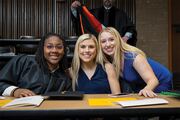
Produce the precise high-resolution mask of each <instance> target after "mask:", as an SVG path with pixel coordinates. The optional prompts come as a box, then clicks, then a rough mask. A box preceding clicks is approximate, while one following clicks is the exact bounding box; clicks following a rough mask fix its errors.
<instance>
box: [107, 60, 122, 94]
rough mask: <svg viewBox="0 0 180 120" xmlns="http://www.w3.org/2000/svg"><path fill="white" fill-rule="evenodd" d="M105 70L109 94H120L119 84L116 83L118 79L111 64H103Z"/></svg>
mask: <svg viewBox="0 0 180 120" xmlns="http://www.w3.org/2000/svg"><path fill="white" fill-rule="evenodd" d="M105 69H106V73H107V77H108V80H109V85H110V88H111V93H112V94H118V93H121V90H120V83H119V81H118V78H117V77H116V72H115V68H114V66H113V65H112V64H111V63H105Z"/></svg>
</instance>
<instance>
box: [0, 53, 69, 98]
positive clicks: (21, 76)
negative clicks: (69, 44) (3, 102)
mask: <svg viewBox="0 0 180 120" xmlns="http://www.w3.org/2000/svg"><path fill="white" fill-rule="evenodd" d="M12 85H13V86H17V87H19V88H26V89H29V90H32V91H33V92H35V93H36V94H45V93H48V92H61V91H68V90H71V81H70V80H69V79H68V77H67V76H66V74H65V72H64V71H63V70H61V69H58V70H56V71H55V72H53V73H50V72H49V70H46V71H43V70H42V69H40V68H39V65H38V64H37V62H36V60H35V57H33V56H27V55H20V56H16V57H14V58H12V59H11V60H10V61H9V62H8V63H7V64H6V65H5V66H4V68H3V69H2V70H1V71H0V94H1V95H2V93H3V92H4V90H5V89H6V88H7V87H9V86H12Z"/></svg>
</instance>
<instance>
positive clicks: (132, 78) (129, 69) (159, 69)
mask: <svg viewBox="0 0 180 120" xmlns="http://www.w3.org/2000/svg"><path fill="white" fill-rule="evenodd" d="M124 56H125V59H124V69H123V77H122V80H124V81H126V82H127V83H129V84H130V86H131V88H132V90H133V91H134V92H136V93H137V92H139V91H140V90H141V89H143V88H144V87H145V85H146V83H145V82H144V80H143V79H142V78H141V76H140V75H139V73H138V72H137V71H136V70H135V69H134V67H133V62H134V58H135V57H136V56H137V54H136V53H133V52H127V53H125V54H124ZM147 61H148V63H149V64H150V66H151V67H152V69H153V71H154V73H155V75H156V77H157V79H158V80H159V85H158V86H157V87H156V89H155V90H154V92H156V93H159V92H162V91H167V90H171V89H172V74H171V73H170V71H169V70H168V69H167V68H166V67H164V66H163V65H161V64H160V63H158V62H156V61H154V60H152V59H150V58H147Z"/></svg>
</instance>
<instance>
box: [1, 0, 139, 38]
mask: <svg viewBox="0 0 180 120" xmlns="http://www.w3.org/2000/svg"><path fill="white" fill-rule="evenodd" d="M72 1H74V0H0V38H19V37H20V36H22V35H31V36H35V37H37V38H38V37H41V36H42V35H43V34H45V33H48V32H57V33H60V34H63V35H64V36H73V35H74V31H73V28H72V23H71V18H70V5H71V3H72ZM80 1H81V2H82V3H83V4H85V5H87V7H88V8H89V9H91V8H96V7H100V6H101V5H102V1H103V0H80ZM116 6H117V7H119V8H122V9H124V10H125V11H126V12H127V14H128V15H129V16H130V18H131V19H132V21H133V22H134V23H135V20H136V19H135V0H116Z"/></svg>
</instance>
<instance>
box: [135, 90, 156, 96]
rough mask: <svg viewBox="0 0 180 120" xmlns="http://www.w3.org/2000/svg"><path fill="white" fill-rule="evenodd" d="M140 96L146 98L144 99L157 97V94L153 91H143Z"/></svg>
mask: <svg viewBox="0 0 180 120" xmlns="http://www.w3.org/2000/svg"><path fill="white" fill-rule="evenodd" d="M138 95H141V96H144V97H156V96H157V94H156V93H154V92H153V91H152V90H150V89H145V88H144V89H142V90H141V91H139V94H138Z"/></svg>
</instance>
